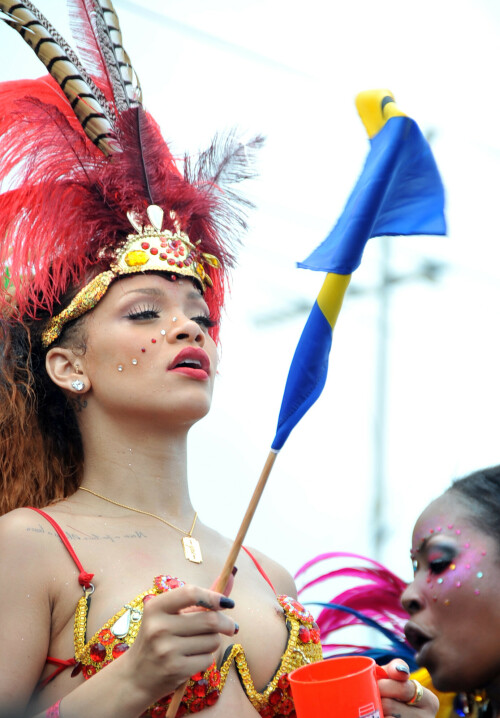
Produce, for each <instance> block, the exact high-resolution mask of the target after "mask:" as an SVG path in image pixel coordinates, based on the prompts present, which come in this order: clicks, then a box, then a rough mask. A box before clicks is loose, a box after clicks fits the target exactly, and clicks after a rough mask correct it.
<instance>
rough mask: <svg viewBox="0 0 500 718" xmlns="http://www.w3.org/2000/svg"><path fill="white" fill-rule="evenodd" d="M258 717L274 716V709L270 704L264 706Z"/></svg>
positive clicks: (267, 717) (271, 717)
mask: <svg viewBox="0 0 500 718" xmlns="http://www.w3.org/2000/svg"><path fill="white" fill-rule="evenodd" d="M259 713H260V718H273V716H274V710H273V709H272V708H271V706H264V708H262V709H261V710H260V711H259Z"/></svg>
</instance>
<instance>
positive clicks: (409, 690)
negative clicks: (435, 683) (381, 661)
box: [378, 676, 415, 703]
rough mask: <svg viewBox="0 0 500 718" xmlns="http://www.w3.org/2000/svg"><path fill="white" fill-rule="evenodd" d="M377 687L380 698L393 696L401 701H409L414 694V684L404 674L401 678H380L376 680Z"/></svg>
mask: <svg viewBox="0 0 500 718" xmlns="http://www.w3.org/2000/svg"><path fill="white" fill-rule="evenodd" d="M378 688H379V691H380V695H381V696H382V698H394V699H395V700H397V701H401V703H407V702H408V701H411V699H412V698H413V696H414V695H415V684H414V683H413V681H411V680H410V679H409V677H408V676H406V679H403V680H401V678H399V677H398V678H397V679H393V678H381V679H380V680H379V682H378Z"/></svg>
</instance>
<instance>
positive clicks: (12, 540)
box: [0, 509, 54, 581]
mask: <svg viewBox="0 0 500 718" xmlns="http://www.w3.org/2000/svg"><path fill="white" fill-rule="evenodd" d="M44 524H46V522H45V521H44V520H43V519H42V518H41V517H40V516H39V515H38V514H36V513H35V512H34V511H32V510H30V509H15V510H14V511H10V512H9V513H7V514H4V515H3V516H1V517H0V565H1V566H3V567H4V568H8V567H9V566H12V567H16V566H17V567H19V566H20V565H22V566H24V567H26V568H27V569H28V573H29V575H31V576H32V577H33V579H35V580H36V581H39V580H40V575H39V574H40V573H41V571H42V566H45V567H46V566H47V560H48V557H49V556H50V555H51V553H52V552H47V546H48V542H49V541H52V540H53V538H54V536H53V532H52V531H50V530H49V529H50V528H51V527H50V525H48V524H46V525H44ZM42 559H43V560H42ZM16 573H18V572H16Z"/></svg>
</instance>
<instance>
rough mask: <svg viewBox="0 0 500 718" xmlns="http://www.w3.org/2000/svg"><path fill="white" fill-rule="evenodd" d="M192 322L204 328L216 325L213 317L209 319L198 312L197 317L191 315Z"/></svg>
mask: <svg viewBox="0 0 500 718" xmlns="http://www.w3.org/2000/svg"><path fill="white" fill-rule="evenodd" d="M191 321H192V322H196V324H198V325H199V326H200V327H203V328H204V329H211V328H212V327H216V326H217V322H215V321H214V320H213V319H210V317H207V316H205V315H204V314H200V316H198V317H191Z"/></svg>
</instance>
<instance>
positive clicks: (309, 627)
mask: <svg viewBox="0 0 500 718" xmlns="http://www.w3.org/2000/svg"><path fill="white" fill-rule="evenodd" d="M33 510H34V511H37V513H39V514H40V515H41V516H43V517H44V518H45V519H46V520H47V521H49V522H50V523H51V525H52V526H53V527H54V529H55V530H56V531H57V534H58V535H59V538H60V539H61V541H62V542H63V544H64V546H65V547H66V549H67V550H68V551H69V553H70V555H71V557H72V559H73V560H74V562H75V563H76V565H77V567H78V569H79V571H80V575H79V579H78V580H79V582H80V584H81V585H82V587H83V592H84V595H83V596H82V598H80V600H79V601H78V604H77V607H76V612H75V657H74V659H69V660H61V659H57V658H52V657H48V658H47V661H48V662H49V663H52V664H54V665H57V668H56V670H55V671H54V672H53V673H52V674H51V675H50V676H48V677H47V678H46V679H44V681H43V683H42V684H41V685H42V686H44V685H46V684H47V683H48V682H49V681H50V680H52V678H54V677H55V676H56V675H57V674H58V673H60V672H61V671H63V670H64V669H65V668H67V667H68V666H73V673H72V675H76V674H77V673H79V672H80V671H81V672H82V673H83V676H84V677H85V678H86V679H88V678H91V677H92V676H93V675H94V674H95V673H97V671H99V670H101V668H104V667H105V666H106V665H108V663H110V662H111V661H112V660H114V659H116V658H119V657H120V656H121V655H122V654H123V653H125V651H127V650H128V649H129V647H130V646H131V645H132V644H133V642H134V640H135V638H136V636H137V633H138V631H139V628H140V626H141V620H142V610H143V601H144V598H145V597H146V596H156V595H158V594H160V593H164V592H165V591H171V590H174V589H176V588H178V587H180V586H183V585H184V582H183V581H181V580H179V579H177V578H174V577H173V576H168V575H162V576H157V577H156V578H155V579H154V581H153V586H152V588H150V589H148V590H147V591H144V592H143V593H141V594H139V596H137V597H136V598H134V599H133V600H132V601H130V602H129V603H127V604H125V606H122V608H120V610H119V611H118V612H117V613H116V614H115V615H114V616H113V617H112V618H111V619H110V620H109V621H107V622H106V623H105V624H104V626H103V627H102V628H101V630H100V631H97V632H96V633H95V634H94V635H93V636H92V637H91V638H90V640H87V637H86V632H87V616H88V610H89V605H90V597H91V595H92V593H93V591H94V587H93V585H92V583H91V580H92V574H89V573H86V572H85V571H84V569H83V566H82V564H81V563H80V561H79V559H78V557H77V556H76V554H75V552H74V550H73V547H72V546H71V544H70V543H69V541H68V539H67V537H66V535H65V533H64V531H63V530H62V529H61V527H60V526H59V525H58V524H57V523H56V521H54V519H53V518H52V517H51V516H49V515H48V514H46V513H45V512H43V511H40V510H39V509H33ZM245 551H246V552H247V553H248V555H249V556H250V558H251V559H252V560H253V562H254V563H255V565H256V567H257V569H258V570H259V571H260V573H261V574H262V576H263V577H264V578H265V580H266V581H267V582H268V583H269V585H270V586H271V588H273V586H272V583H271V582H270V580H269V578H268V577H267V576H266V574H265V573H264V571H263V569H262V568H261V566H260V565H259V563H258V562H257V561H256V559H255V558H254V557H253V556H252V554H251V553H250V552H249V551H248V550H247V549H245ZM273 591H274V588H273ZM276 598H277V601H278V603H279V604H280V606H281V607H282V609H283V612H284V617H285V621H286V626H287V629H288V641H287V645H286V649H285V652H284V653H283V655H282V657H281V660H280V663H279V666H278V669H277V671H276V673H275V674H274V676H273V677H272V678H271V680H270V681H269V683H268V684H267V686H266V687H265V689H264V690H263V691H262V692H259V691H258V690H257V689H256V688H255V686H254V683H253V680H252V677H251V675H250V671H249V668H248V664H247V661H246V657H245V652H244V650H243V646H242V645H241V644H239V643H237V644H234V645H232V646H229V647H228V648H227V649H226V652H225V654H224V657H223V659H222V665H221V666H220V668H219V667H218V666H217V665H216V663H215V662H214V663H213V664H212V665H211V666H210V667H209V668H208V669H207V670H206V671H205V672H203V673H197V674H196V675H194V676H191V678H190V680H189V684H188V687H187V688H186V691H185V693H184V697H183V699H182V703H181V705H180V707H179V710H178V712H177V718H178V717H179V716H183V715H186V714H189V713H198V712H199V711H201V710H203V709H204V708H208V707H209V706H212V705H214V703H216V702H217V700H218V699H219V696H220V693H221V691H222V689H223V688H224V684H225V681H226V678H227V675H228V673H229V669H230V668H231V665H232V664H233V662H234V664H235V666H236V670H237V672H238V675H239V677H240V680H241V683H242V686H243V689H244V691H245V693H246V695H247V696H248V699H249V700H250V702H251V703H252V705H253V706H254V708H255V709H256V710H257V711H258V713H259V714H260V715H261V716H262V718H273V717H276V716H289V717H290V718H294V717H295V710H294V705H293V700H292V697H291V692H290V684H289V681H288V677H287V674H288V673H289V672H290V671H292V670H293V669H294V668H298V667H299V666H303V665H305V664H306V663H312V662H314V661H319V660H321V659H322V652H321V644H320V637H319V630H318V626H317V624H316V623H315V622H314V618H313V616H312V615H311V614H310V613H309V611H308V610H307V609H306V608H304V606H302V605H301V604H300V603H299V602H298V601H296V600H295V599H293V598H291V597H289V596H277V597H276ZM170 700H171V696H170V695H169V696H165V698H162V699H161V700H160V701H157V702H156V703H154V704H153V705H152V706H150V707H149V708H148V709H147V711H145V712H144V713H143V717H144V718H145V717H146V716H147V717H151V718H163V716H165V714H166V712H167V708H168V705H169V703H170Z"/></svg>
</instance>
